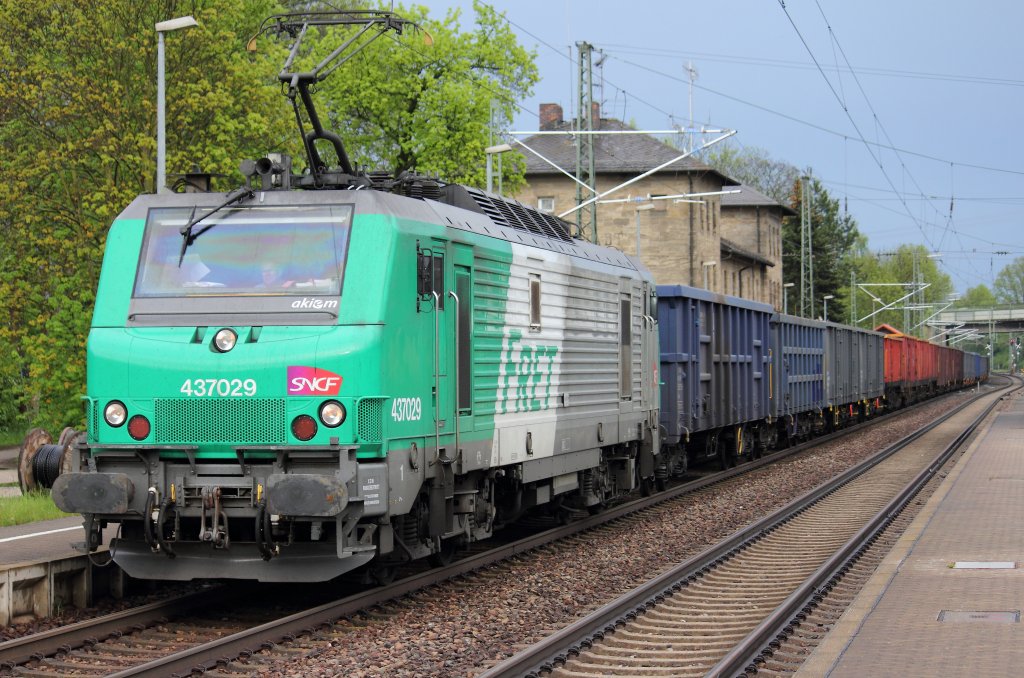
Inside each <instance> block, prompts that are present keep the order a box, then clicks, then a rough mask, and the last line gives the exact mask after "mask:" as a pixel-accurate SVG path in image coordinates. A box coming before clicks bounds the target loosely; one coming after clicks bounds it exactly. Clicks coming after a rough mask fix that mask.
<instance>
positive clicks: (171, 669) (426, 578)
mask: <svg viewBox="0 0 1024 678" xmlns="http://www.w3.org/2000/svg"><path fill="white" fill-rule="evenodd" d="M926 402H928V401H926ZM969 402H973V401H968V403H964V404H963V405H961V407H964V406H966V405H967V404H969ZM919 406H920V405H916V406H914V407H919ZM958 409H959V408H958ZM907 411H910V408H907V409H903V410H899V411H898V412H899V413H906V412H907ZM896 413H897V412H889V413H887V414H884V415H882V416H879V417H876V418H873V419H870V420H868V421H865V422H861V423H859V424H855V425H853V426H849V427H847V428H844V429H840V430H839V431H835V432H833V433H830V434H827V435H824V436H821V437H818V438H815V439H813V440H811V441H808V442H805V443H801V444H800V445H796V446H793V447H790V448H786V449H783V450H778V451H775V452H772V453H770V454H766V455H765V456H764V457H762V458H761V459H757V460H753V461H750V462H747V463H743V464H741V465H739V466H737V467H735V468H732V469H729V470H727V471H722V472H719V473H715V474H712V475H709V476H707V477H704V478H701V479H698V480H695V481H691V482H688V483H683V484H680V485H677V486H675V487H673V488H670V489H668V490H666V491H664V492H660V493H657V494H655V495H653V496H650V497H644V498H641V499H636V500H632V501H628V502H625V503H622V504H619V505H618V506H613V507H611V508H609V509H607V510H605V511H603V512H601V513H600V514H598V515H595V516H590V517H587V518H585V519H582V520H578V521H574V522H573V523H571V524H569V525H565V526H559V527H556V528H552V529H549V530H545V531H543V532H539V533H537V534H535V535H532V536H530V537H526V538H523V539H520V540H517V541H515V542H512V543H510V544H507V545H504V546H501V547H499V548H497V549H492V550H489V551H487V552H484V553H481V554H478V555H476V556H472V557H469V558H464V559H462V560H459V561H456V562H454V563H452V564H451V565H449V566H447V567H445V568H441V569H434V570H431V571H428V572H425V573H422V574H419V575H414V576H412V577H409V578H406V579H403V580H401V581H398V582H395V583H394V584H392V585H390V586H387V587H384V588H379V589H374V590H371V591H367V592H364V593H362V594H358V595H355V596H349V597H346V598H342V599H339V600H336V601H333V602H330V603H326V604H324V605H321V606H318V607H316V608H312V609H310V610H307V611H305V612H300V613H296V614H294V615H290V616H288V617H284V618H282V619H277V620H275V621H272V622H269V623H267V624H263V625H261V626H258V627H254V628H253V629H250V630H248V631H244V632H240V633H237V634H233V635H230V636H225V637H223V638H220V639H217V640H214V641H211V642H210V643H205V644H202V645H199V646H194V647H193V648H191V649H189V650H186V651H184V652H182V653H178V654H176V655H172V656H169V657H166V658H162V659H160V660H154V661H153V662H149V663H147V664H145V665H141V666H139V667H136V668H134V669H126V670H124V671H122V672H120V673H118V674H115V675H118V676H143V675H152V676H164V675H172V674H176V673H180V674H182V675H184V674H187V673H189V672H191V671H192V670H193V669H196V670H204V669H209V668H212V667H213V666H215V665H216V664H218V663H223V662H225V661H228V660H230V659H232V658H234V657H237V656H240V655H242V654H245V653H246V652H250V651H254V650H256V649H259V648H260V647H261V646H263V645H265V644H267V643H274V642H279V641H280V640H282V639H284V638H286V637H288V636H291V635H295V634H297V633H301V632H303V631H306V630H309V629H312V628H315V627H317V626H320V625H323V624H326V623H329V622H332V621H334V620H337V619H340V618H343V617H345V616H347V615H351V614H354V613H355V612H358V611H359V610H362V609H366V608H367V607H372V606H373V605H377V604H380V603H383V602H386V601H387V600H391V599H394V598H397V597H401V596H403V595H407V594H409V593H411V592H413V591H417V590H420V589H423V588H426V587H428V586H431V585H433V584H436V583H439V582H442V581H445V580H447V579H451V578H453V577H457V576H460V575H462V574H466V573H468V572H472V571H474V570H478V569H481V568H484V567H487V566H488V565H491V564H494V563H496V562H500V561H502V560H506V559H508V558H511V557H513V556H515V555H518V554H521V553H526V552H528V551H531V550H533V549H535V548H538V547H540V546H543V545H545V544H548V543H550V542H552V541H555V540H557V539H562V538H565V537H568V536H572V535H574V534H577V533H579V532H584V531H586V530H589V529H592V528H594V527H597V526H598V525H601V524H604V523H606V522H610V521H612V520H616V519H618V518H621V517H623V516H626V515H629V514H631V513H634V512H636V511H640V510H643V509H646V508H649V507H651V506H655V505H657V504H660V503H662V502H665V501H670V500H672V499H675V498H677V497H680V496H683V495H685V494H690V493H693V492H696V491H698V490H701V489H704V488H706V487H710V486H712V485H716V484H718V483H721V482H724V481H726V480H729V479H731V478H733V477H736V476H738V475H742V474H743V473H746V472H749V471H753V470H755V469H758V468H761V467H762V466H765V465H767V464H771V463H774V462H776V461H779V460H781V459H785V458H787V457H790V456H792V455H795V454H799V453H801V452H804V451H806V450H808V449H810V448H813V447H815V446H817V445H820V444H822V443H826V442H830V441H832V440H835V439H838V438H841V437H843V436H846V435H851V434H854V433H857V432H860V431H863V430H865V429H866V428H871V427H873V426H875V425H877V424H880V423H882V422H884V421H886V420H887V419H889V417H891V416H893V415H894V414H896ZM742 532H743V533H744V534H745V533H746V531H742ZM756 532H757V530H755V529H753V528H751V534H753V533H756ZM738 534H740V533H737V535H738ZM730 542H731V539H730ZM709 551H710V550H709ZM705 553H707V552H705ZM699 557H700V556H698V558H699ZM693 560H694V559H691V561H687V562H692V561H693ZM210 595H211V594H210V592H209V591H207V592H200V593H197V594H189V595H186V596H183V597H180V598H175V599H172V600H169V601H162V602H156V603H151V604H149V605H144V606H141V607H138V608H133V609H131V610H124V611H122V612H118V613H114V614H111V615H105V616H103V617H98V618H96V619H92V620H86V621H83V622H79V623H77V624H72V625H69V626H64V627H61V628H58V629H53V630H50V631H46V632H43V633H38V634H34V635H31V636H26V637H24V638H19V639H15V640H12V641H8V642H5V643H0V667H3V668H7V667H13V666H14V665H16V664H20V663H24V662H26V661H29V660H31V659H33V658H40V657H45V656H52V655H54V654H57V653H59V652H62V651H68V650H70V649H75V648H77V647H81V646H83V645H86V644H89V643H94V642H98V641H100V640H103V639H105V638H107V637H110V636H114V635H117V634H118V633H124V632H125V631H126V630H130V629H138V628H140V627H143V626H146V625H150V624H152V623H154V622H157V621H163V620H165V619H167V618H171V617H174V616H177V615H180V614H184V613H187V612H189V611H190V610H192V609H195V608H196V607H198V606H206V605H209V604H210V602H211V600H210V598H209V596H210ZM217 595H220V596H223V597H224V598H225V599H227V598H228V597H230V596H231V595H233V594H232V593H231V589H230V588H227V587H225V589H224V590H223V591H221V592H219V593H218V594H217ZM574 626H575V625H574ZM570 628H572V627H570Z"/></svg>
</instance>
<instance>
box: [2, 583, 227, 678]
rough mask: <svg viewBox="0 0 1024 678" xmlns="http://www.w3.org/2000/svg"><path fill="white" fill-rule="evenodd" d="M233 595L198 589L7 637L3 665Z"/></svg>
mask: <svg viewBox="0 0 1024 678" xmlns="http://www.w3.org/2000/svg"><path fill="white" fill-rule="evenodd" d="M232 595H237V592H235V593H233V594H232V593H229V591H228V590H227V589H224V588H221V587H218V588H216V589H214V590H210V589H207V590H204V591H197V592H195V593H188V594H185V595H183V596H178V597H175V598H171V599H169V600H163V601H159V602H155V603H149V604H148V605H142V606H140V607H134V608H131V609H128V610H122V611H121V612H114V613H113V614H108V615H103V616H102V617H97V618H95V619H87V620H85V621H81V622H77V623H75V624H69V625H67V626H61V627H59V628H55V629H51V630H49V631H43V632H41V633H35V634H32V635H30V636H24V637H22V638H15V639H14V640H8V641H6V642H4V643H0V667H2V668H13V667H14V666H15V665H17V664H22V663H24V662H27V661H30V660H32V659H37V658H42V657H48V656H52V655H54V654H57V653H59V652H68V651H70V650H73V649H76V648H79V647H82V646H83V645H88V644H91V643H97V642H100V641H102V640H104V639H106V638H109V637H111V636H115V635H117V634H119V633H123V632H124V630H125V629H131V628H135V627H140V626H148V625H151V624H154V623H156V622H160V621H163V620H165V619H168V618H170V617H173V616H177V615H181V614H184V613H187V612H190V611H191V610H194V609H196V608H199V607H205V606H209V605H211V604H217V603H218V601H222V600H225V599H228V598H230V597H232Z"/></svg>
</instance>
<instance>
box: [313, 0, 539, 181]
mask: <svg viewBox="0 0 1024 678" xmlns="http://www.w3.org/2000/svg"><path fill="white" fill-rule="evenodd" d="M385 4H387V6H388V7H390V4H389V3H385ZM473 9H474V12H475V15H476V16H475V23H474V27H473V30H471V31H465V32H463V31H462V30H461V28H460V24H459V19H460V13H459V10H450V11H449V12H448V14H447V15H446V16H445V18H444V19H443V20H433V19H430V18H428V16H427V9H426V8H425V7H419V6H417V7H410V8H402V7H401V6H398V7H396V8H395V12H396V13H397V14H399V15H400V16H402V17H404V18H407V19H410V20H412V21H415V22H416V23H417V24H419V25H420V26H422V27H423V28H424V29H425V30H426V31H427V32H428V33H429V35H430V36H431V37H432V43H433V44H429V45H428V44H425V41H424V39H423V37H424V36H423V33H420V32H418V31H414V30H406V31H404V33H403V35H401V36H400V37H394V36H392V35H389V36H387V37H383V38H380V39H378V40H377V41H375V42H374V43H372V44H371V45H370V46H369V47H367V48H366V49H364V50H363V51H362V52H360V53H359V54H357V55H356V56H355V57H353V58H352V59H351V60H350V61H349V62H348V63H347V64H345V65H344V66H343V67H342V70H339V71H338V72H336V73H335V74H334V75H333V76H332V77H330V78H329V79H327V80H325V81H324V82H323V84H322V85H321V88H320V92H319V94H318V95H317V98H316V102H317V105H318V108H319V110H320V111H321V117H322V118H323V119H325V120H328V121H329V122H330V126H331V127H333V128H334V129H335V130H336V131H337V132H338V133H339V134H340V135H341V137H342V139H343V140H344V142H345V146H346V152H347V153H348V154H349V156H350V158H351V159H352V160H353V161H355V162H358V163H359V164H360V165H362V166H364V167H366V168H368V169H382V170H386V171H389V172H391V173H392V174H395V175H398V174H400V173H401V172H404V171H407V170H412V169H415V170H417V171H419V172H423V173H436V174H437V175H439V176H440V177H441V178H442V179H444V180H446V181H452V182H458V183H466V184H471V185H477V186H482V185H484V183H485V175H486V171H485V161H486V156H485V154H484V148H485V147H487V146H488V145H489V143H490V141H489V136H488V127H489V124H490V120H491V107H492V102H493V106H494V107H495V116H494V118H495V120H496V121H497V122H498V123H500V124H501V125H503V126H504V125H508V124H510V123H511V121H512V116H513V115H514V113H515V110H516V107H515V102H516V101H517V100H519V99H522V98H524V97H526V96H528V95H529V94H530V91H531V89H532V87H533V85H534V83H536V82H537V78H538V74H537V68H536V66H535V65H534V62H533V59H534V54H533V53H532V52H530V51H527V50H525V49H523V48H522V47H521V46H520V45H519V44H518V42H517V41H516V37H515V34H514V33H513V32H512V30H511V28H510V27H509V25H508V23H507V22H505V21H504V20H503V19H502V17H501V15H500V14H499V13H498V12H497V11H496V10H495V9H494V8H493V7H492V6H491V5H488V4H485V3H483V2H475V3H474V5H473ZM319 43H320V44H319V46H318V49H315V50H314V51H313V53H312V55H310V56H307V59H310V58H316V57H318V58H322V55H323V54H326V53H327V51H329V50H331V49H333V48H334V47H336V46H337V45H338V44H340V41H339V34H338V33H337V32H334V31H325V32H324V33H323V34H322V35H321V36H320V40H319ZM307 129H308V128H307ZM494 143H497V142H496V141H495V142H494ZM502 166H503V170H504V172H503V179H504V188H505V190H506V191H509V192H514V191H515V189H516V188H517V187H519V186H521V185H522V184H523V172H524V170H525V162H524V161H523V159H522V157H521V156H518V155H516V154H507V155H506V156H505V158H504V162H503V163H502Z"/></svg>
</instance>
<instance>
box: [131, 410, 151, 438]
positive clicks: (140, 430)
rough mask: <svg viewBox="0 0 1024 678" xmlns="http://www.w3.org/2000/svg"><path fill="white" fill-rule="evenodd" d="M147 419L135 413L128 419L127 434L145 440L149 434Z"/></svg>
mask: <svg viewBox="0 0 1024 678" xmlns="http://www.w3.org/2000/svg"><path fill="white" fill-rule="evenodd" d="M149 428H150V427H149V419H146V418H145V417H144V416H142V415H141V414H136V415H135V416H134V417H132V418H131V419H129V420H128V435H130V436H131V437H132V438H135V439H136V440H145V439H146V438H147V437H148V436H149Z"/></svg>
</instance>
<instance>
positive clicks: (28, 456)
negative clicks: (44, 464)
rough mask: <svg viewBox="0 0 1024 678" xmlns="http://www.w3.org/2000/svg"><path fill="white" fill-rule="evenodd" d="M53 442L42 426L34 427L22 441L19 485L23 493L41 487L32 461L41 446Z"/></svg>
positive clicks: (19, 455)
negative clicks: (33, 469)
mask: <svg viewBox="0 0 1024 678" xmlns="http://www.w3.org/2000/svg"><path fill="white" fill-rule="evenodd" d="M52 442H53V438H52V437H51V436H50V434H49V433H47V432H46V431H45V430H43V429H41V428H34V429H32V430H31V431H29V432H28V433H26V434H25V439H24V440H22V441H21V450H19V452H18V485H20V486H21V493H22V494H28V493H29V492H32V491H34V490H38V489H39V483H38V482H36V478H35V474H34V473H33V471H32V463H33V462H34V461H35V458H36V454H37V453H38V452H39V448H41V447H42V446H43V445H49V444H51V443H52Z"/></svg>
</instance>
